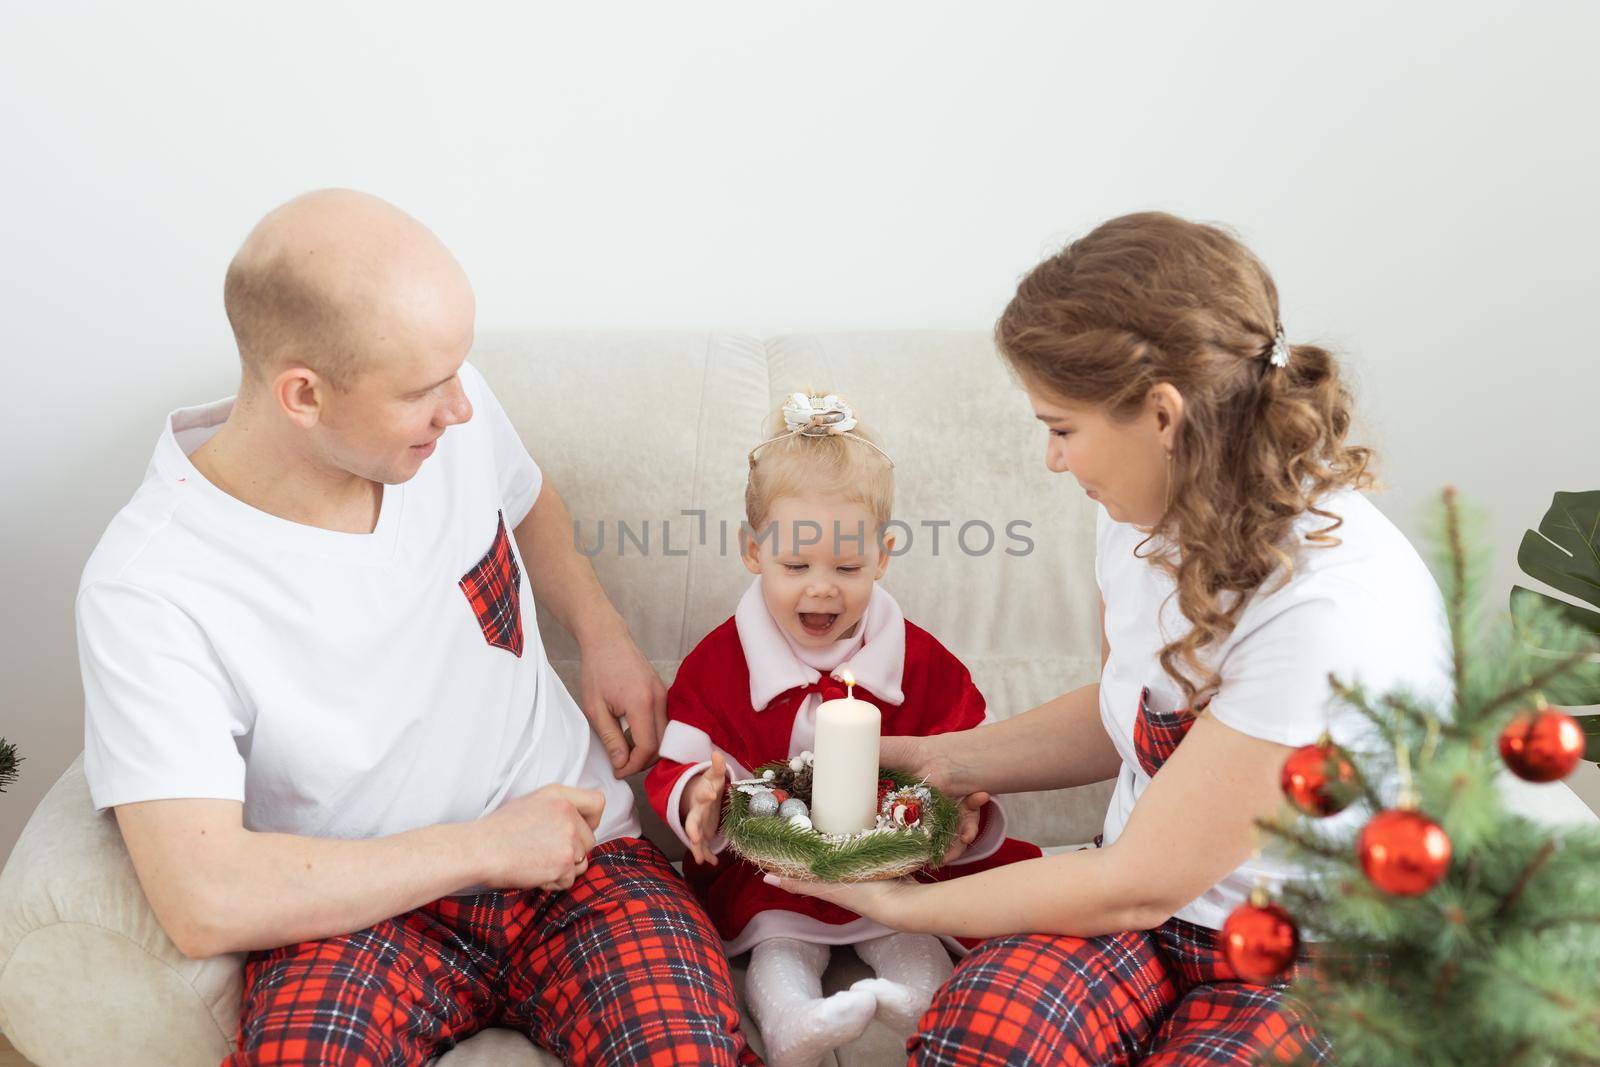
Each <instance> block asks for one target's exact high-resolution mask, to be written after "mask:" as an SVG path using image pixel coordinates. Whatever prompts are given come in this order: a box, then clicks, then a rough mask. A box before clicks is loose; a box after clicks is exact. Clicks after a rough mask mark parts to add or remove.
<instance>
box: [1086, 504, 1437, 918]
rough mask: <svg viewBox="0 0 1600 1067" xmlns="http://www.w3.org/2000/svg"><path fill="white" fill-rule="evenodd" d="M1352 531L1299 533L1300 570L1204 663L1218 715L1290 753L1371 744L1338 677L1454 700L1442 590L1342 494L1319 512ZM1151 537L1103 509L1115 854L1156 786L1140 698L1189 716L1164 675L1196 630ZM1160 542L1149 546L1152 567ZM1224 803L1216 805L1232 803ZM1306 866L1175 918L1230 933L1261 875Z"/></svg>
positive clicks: (1260, 867)
mask: <svg viewBox="0 0 1600 1067" xmlns="http://www.w3.org/2000/svg"><path fill="white" fill-rule="evenodd" d="M1319 506H1320V507H1321V509H1322V510H1324V511H1328V512H1332V513H1333V514H1335V515H1337V516H1339V517H1340V518H1342V519H1343V520H1344V522H1343V525H1341V526H1340V527H1339V528H1338V529H1337V530H1336V531H1334V532H1333V536H1334V537H1336V538H1338V540H1339V543H1338V544H1336V545H1333V546H1332V547H1327V548H1323V547H1317V546H1315V545H1312V544H1308V543H1306V542H1305V535H1306V534H1307V533H1309V532H1314V531H1316V530H1319V529H1321V528H1323V527H1325V526H1327V525H1328V522H1329V520H1327V519H1325V518H1323V517H1322V516H1319V515H1315V514H1312V513H1310V512H1307V513H1305V514H1303V515H1302V516H1301V517H1300V519H1299V520H1298V521H1297V522H1296V523H1295V526H1294V528H1293V534H1292V536H1291V546H1286V551H1287V552H1288V553H1289V555H1290V558H1291V560H1292V563H1293V568H1292V573H1291V574H1290V577H1289V579H1288V581H1287V582H1286V583H1285V582H1284V581H1283V578H1282V571H1281V570H1280V572H1279V573H1278V574H1275V575H1274V576H1272V577H1271V578H1269V579H1268V580H1267V581H1266V582H1265V583H1264V584H1263V585H1262V587H1261V588H1260V589H1259V590H1258V591H1257V592H1256V593H1255V594H1254V595H1253V596H1252V597H1251V598H1250V600H1249V602H1248V603H1247V604H1246V606H1245V608H1244V610H1243V611H1242V612H1241V613H1240V615H1239V621H1238V625H1237V626H1236V627H1235V628H1234V630H1233V632H1232V633H1231V634H1230V635H1229V636H1228V637H1227V639H1226V640H1225V641H1223V642H1222V644H1221V646H1220V647H1219V648H1217V649H1215V650H1208V651H1206V652H1204V653H1203V655H1205V656H1206V657H1207V659H1208V661H1209V662H1211V663H1213V664H1216V665H1218V666H1219V668H1220V672H1221V683H1220V684H1219V686H1218V688H1217V691H1216V693H1215V695H1214V696H1213V697H1212V699H1211V701H1210V703H1209V705H1207V706H1206V714H1209V715H1211V716H1213V717H1214V718H1215V719H1216V720H1217V721H1218V722H1221V723H1222V724H1224V725H1225V726H1229V727H1232V728H1233V729H1235V730H1238V731H1240V732H1241V733H1245V734H1249V735H1250V736H1252V737H1259V738H1263V739H1265V740H1268V741H1275V742H1277V743H1279V744H1283V745H1291V746H1298V745H1306V744H1311V743H1312V742H1314V741H1316V740H1317V738H1318V737H1319V736H1321V734H1322V732H1323V731H1324V730H1327V731H1329V732H1330V733H1331V735H1332V736H1333V739H1334V740H1335V741H1336V742H1338V743H1340V744H1343V745H1350V746H1354V747H1357V748H1361V747H1370V745H1371V744H1372V734H1371V732H1370V726H1369V724H1368V723H1367V722H1366V720H1365V719H1364V718H1362V716H1361V714H1360V713H1359V712H1357V711H1355V710H1353V709H1351V708H1348V707H1345V706H1343V705H1341V704H1340V703H1339V702H1338V701H1336V700H1333V699H1331V693H1330V689H1329V685H1328V675H1329V674H1330V673H1332V674H1334V675H1336V676H1337V677H1339V678H1340V679H1341V680H1344V681H1347V682H1359V683H1361V684H1363V685H1365V686H1366V687H1367V688H1368V690H1369V691H1372V692H1377V693H1382V692H1387V691H1390V690H1393V689H1396V688H1407V689H1409V690H1411V691H1412V692H1413V693H1415V694H1417V695H1418V696H1420V697H1422V698H1423V699H1429V700H1440V699H1443V698H1445V697H1447V696H1448V695H1449V693H1450V669H1449V653H1450V648H1449V629H1448V626H1447V624H1446V621H1445V614H1444V605H1443V601H1442V600H1441V598H1440V595H1439V589H1438V586H1437V584H1435V582H1434V580H1433V576H1432V575H1431V574H1430V573H1429V572H1428V569H1427V567H1426V566H1425V565H1424V564H1423V562H1422V560H1421V559H1420V558H1419V557H1418V555H1417V552H1416V550H1415V549H1414V548H1413V547H1412V546H1411V544H1410V542H1408V541H1407V540H1406V539H1405V536H1404V535H1403V534H1401V533H1400V531H1399V530H1397V529H1396V528H1395V527H1394V525H1393V524H1392V523H1391V522H1389V520H1388V519H1387V518H1385V517H1384V516H1383V514H1382V513H1381V512H1379V511H1378V509H1377V508H1376V507H1374V506H1373V505H1372V503H1371V502H1370V501H1369V500H1368V499H1367V498H1366V497H1365V496H1364V495H1362V494H1361V493H1359V492H1356V491H1353V490H1346V491H1342V492H1338V493H1334V494H1330V495H1329V496H1328V497H1326V498H1325V502H1323V503H1322V504H1320V505H1319ZM1145 537H1146V534H1145V532H1144V531H1143V530H1141V529H1139V528H1137V527H1135V526H1132V525H1130V524H1128V523H1119V522H1114V521H1112V520H1111V518H1110V516H1109V515H1107V514H1106V511H1105V509H1104V508H1103V507H1102V508H1101V509H1100V511H1099V516H1098V521H1097V526H1096V551H1095V576H1096V578H1097V579H1098V581H1099V583H1100V594H1101V596H1102V597H1103V599H1104V600H1105V608H1106V621H1105V625H1106V642H1107V644H1108V645H1109V647H1110V650H1111V652H1110V657H1109V658H1108V659H1107V661H1106V665H1105V670H1104V672H1103V673H1102V675H1101V679H1100V718H1101V720H1102V722H1104V724H1105V727H1106V730H1107V732H1108V733H1109V734H1110V735H1111V739H1112V741H1113V742H1114V743H1115V744H1116V746H1117V751H1118V752H1119V753H1120V754H1121V756H1122V770H1121V772H1120V773H1119V774H1118V776H1117V782H1116V788H1115V790H1114V792H1113V794H1112V798H1111V806H1110V808H1109V809H1108V810H1107V812H1106V821H1105V830H1104V835H1103V837H1104V843H1105V844H1110V843H1111V842H1113V841H1115V840H1116V839H1117V837H1118V835H1119V834H1121V833H1122V830H1123V827H1124V826H1126V825H1127V822H1128V818H1129V816H1130V815H1131V813H1132V811H1133V808H1134V805H1135V804H1137V803H1138V801H1139V797H1140V795H1141V794H1142V793H1143V792H1144V790H1145V788H1146V787H1147V786H1148V785H1149V784H1150V782H1151V780H1152V777H1151V775H1149V774H1146V773H1145V771H1144V769H1143V767H1142V766H1141V764H1140V762H1139V758H1138V753H1137V750H1136V749H1135V747H1134V723H1135V720H1136V718H1137V716H1138V710H1139V700H1140V695H1141V692H1142V691H1144V690H1145V689H1148V690H1149V701H1150V708H1151V710H1152V711H1154V712H1172V711H1176V710H1179V709H1181V708H1183V707H1185V706H1186V703H1185V702H1184V700H1183V690H1182V689H1181V688H1179V687H1178V685H1177V684H1176V683H1175V682H1174V681H1173V680H1172V679H1171V678H1169V677H1168V676H1167V675H1166V673H1165V672H1164V671H1163V670H1162V668H1161V663H1160V660H1159V659H1158V655H1159V653H1160V651H1161V649H1162V647H1163V646H1165V645H1166V644H1167V643H1168V642H1169V641H1170V640H1172V639H1174V638H1176V637H1178V636H1181V635H1182V634H1183V633H1185V632H1186V631H1187V630H1188V629H1189V628H1190V627H1189V623H1188V621H1187V620H1186V619H1184V618H1183V616H1182V614H1181V613H1180V612H1179V610H1178V598H1177V593H1176V588H1175V585H1174V583H1173V581H1172V579H1171V578H1170V577H1169V576H1168V575H1167V574H1166V573H1165V572H1164V571H1162V570H1161V569H1159V568H1157V567H1156V566H1154V565H1152V564H1151V563H1150V562H1149V561H1148V560H1147V559H1144V558H1138V557H1135V555H1134V550H1135V548H1137V547H1138V546H1139V545H1140V543H1141V542H1143V541H1144V540H1145ZM1157 549H1158V543H1157V542H1154V541H1152V542H1151V543H1150V544H1146V545H1145V546H1144V547H1143V548H1142V549H1140V556H1144V557H1148V556H1149V555H1151V554H1152V552H1154V551H1156V550H1157ZM1226 801H1227V798H1226V797H1218V798H1216V802H1217V803H1226ZM1363 817H1364V816H1363V815H1362V814H1361V813H1360V812H1359V811H1358V810H1356V809H1352V810H1349V811H1346V812H1344V813H1343V814H1341V815H1339V816H1335V817H1334V819H1335V820H1338V821H1330V823H1329V824H1328V828H1329V829H1337V828H1340V826H1341V823H1343V824H1345V825H1354V823H1352V822H1350V820H1356V819H1361V818H1363ZM1297 873H1298V872H1297V870H1296V868H1295V866H1294V865H1293V864H1292V863H1290V862H1289V861H1288V860H1287V859H1285V858H1284V857H1282V856H1279V855H1275V854H1274V853H1273V851H1272V850H1271V849H1270V847H1268V846H1265V845H1264V847H1263V850H1262V852H1261V854H1259V855H1258V856H1256V857H1255V858H1254V859H1252V860H1250V861H1248V862H1247V863H1245V864H1244V865H1243V866H1241V867H1239V868H1238V869H1236V870H1234V871H1233V872H1232V873H1230V874H1229V875H1228V876H1227V877H1226V878H1224V879H1222V881H1220V882H1218V883H1217V884H1216V885H1214V886H1212V887H1211V888H1210V889H1208V890H1207V891H1206V892H1205V893H1203V894H1201V895H1200V896H1199V897H1198V898H1196V899H1195V900H1193V901H1192V902H1190V903H1189V904H1188V905H1187V906H1185V907H1184V908H1182V909H1180V910H1179V911H1178V912H1177V913H1176V917H1177V918H1180V919H1186V920H1188V921H1190V922H1194V923H1198V924H1200V925H1202V926H1209V927H1212V928H1220V927H1221V925H1222V923H1223V921H1224V920H1225V919H1226V918H1227V917H1228V914H1229V912H1231V911H1232V910H1233V909H1234V908H1235V907H1237V906H1238V905H1239V904H1240V903H1242V902H1243V901H1244V900H1245V899H1246V898H1247V897H1248V896H1249V894H1250V891H1251V889H1252V888H1253V887H1254V886H1255V884H1256V882H1257V879H1258V877H1260V878H1262V879H1264V880H1265V883H1266V885H1267V887H1268V888H1269V889H1276V888H1277V886H1278V885H1280V884H1281V883H1282V881H1283V880H1284V879H1285V878H1292V877H1294V876H1295V875H1296V874H1297Z"/></svg>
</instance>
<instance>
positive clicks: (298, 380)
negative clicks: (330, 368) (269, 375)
mask: <svg viewBox="0 0 1600 1067" xmlns="http://www.w3.org/2000/svg"><path fill="white" fill-rule="evenodd" d="M330 391H331V390H330V387H329V384H328V380H327V379H326V378H324V377H323V376H322V375H320V374H318V373H317V372H316V371H314V370H312V369H311V368H310V367H305V366H301V365H299V364H293V363H292V364H290V365H289V366H287V367H285V368H284V369H283V370H281V371H279V372H278V376H277V377H276V378H274V379H272V398H273V399H274V400H276V401H277V403H278V407H279V408H281V409H282V410H283V413H284V414H285V415H287V416H289V418H290V419H291V420H292V421H293V422H295V423H297V424H298V425H299V426H301V427H302V428H304V429H308V430H309V429H310V428H311V427H313V426H315V425H316V424H317V420H319V419H321V418H322V413H323V409H324V407H325V405H326V403H327V397H328V393H329V392H330Z"/></svg>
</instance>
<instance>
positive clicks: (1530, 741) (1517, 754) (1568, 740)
mask: <svg viewBox="0 0 1600 1067" xmlns="http://www.w3.org/2000/svg"><path fill="white" fill-rule="evenodd" d="M1500 758H1501V759H1503V760H1505V761H1506V766H1507V767H1509V768H1511V773H1512V774H1515V775H1516V776H1517V777H1518V778H1523V779H1526V780H1527V781H1530V782H1554V781H1556V780H1557V779H1561V778H1565V777H1566V776H1567V775H1569V774H1571V773H1572V769H1573V768H1574V767H1576V766H1577V765H1578V761H1579V760H1581V759H1582V758H1583V727H1581V726H1579V725H1578V721H1577V720H1576V719H1574V718H1573V717H1572V716H1571V715H1565V714H1563V713H1561V712H1559V711H1557V710H1555V709H1554V708H1552V707H1549V706H1548V705H1542V706H1540V707H1538V708H1534V709H1532V710H1529V711H1524V712H1520V713H1519V714H1517V715H1514V716H1512V719H1511V721H1510V722H1509V723H1507V724H1506V728H1505V729H1504V730H1501V731H1500Z"/></svg>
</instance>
